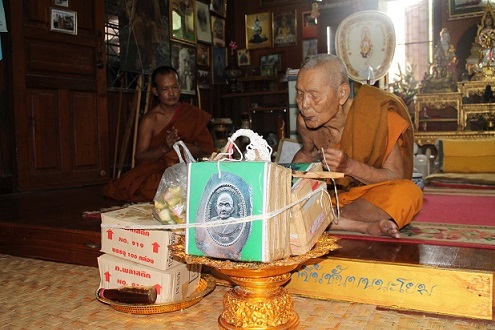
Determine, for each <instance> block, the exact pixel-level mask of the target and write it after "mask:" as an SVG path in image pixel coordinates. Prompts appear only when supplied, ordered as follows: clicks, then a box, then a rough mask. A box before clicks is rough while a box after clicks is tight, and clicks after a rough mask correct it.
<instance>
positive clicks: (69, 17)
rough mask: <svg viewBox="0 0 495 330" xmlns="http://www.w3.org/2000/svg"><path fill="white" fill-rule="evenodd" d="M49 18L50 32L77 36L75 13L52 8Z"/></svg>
mask: <svg viewBox="0 0 495 330" xmlns="http://www.w3.org/2000/svg"><path fill="white" fill-rule="evenodd" d="M50 17H51V19H50V31H56V32H62V33H69V34H77V13H76V12H75V11H68V10H60V9H54V8H52V9H51V11H50Z"/></svg>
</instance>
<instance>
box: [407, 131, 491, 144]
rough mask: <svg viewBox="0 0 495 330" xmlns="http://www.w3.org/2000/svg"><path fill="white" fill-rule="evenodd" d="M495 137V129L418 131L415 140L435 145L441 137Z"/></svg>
mask: <svg viewBox="0 0 495 330" xmlns="http://www.w3.org/2000/svg"><path fill="white" fill-rule="evenodd" d="M493 138H495V131H479V132H475V131H452V132H416V133H414V141H415V142H416V143H417V144H418V145H420V146H423V145H429V144H431V145H434V144H435V143H436V142H437V141H438V140H439V139H466V140H483V139H493Z"/></svg>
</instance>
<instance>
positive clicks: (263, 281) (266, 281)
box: [170, 233, 340, 330]
mask: <svg viewBox="0 0 495 330" xmlns="http://www.w3.org/2000/svg"><path fill="white" fill-rule="evenodd" d="M336 242H337V239H336V238H334V237H332V236H330V235H328V234H326V233H325V234H323V235H322V236H321V237H320V239H319V240H318V242H317V243H316V245H315V247H314V248H313V249H312V250H311V251H309V252H308V253H306V254H303V255H300V256H293V257H290V258H286V259H282V260H276V261H273V262H270V263H260V262H235V261H230V260H219V259H210V258H208V257H203V256H201V257H198V256H192V255H188V254H186V253H185V248H184V244H183V243H179V244H175V245H173V246H170V250H171V251H172V253H173V254H174V256H176V257H178V258H180V259H182V260H184V261H185V262H186V263H188V264H201V265H206V266H210V267H213V268H215V269H217V270H218V271H219V272H220V273H222V274H223V275H226V276H228V277H229V278H230V279H231V280H232V282H234V283H235V284H236V285H235V286H234V287H233V288H232V289H231V290H230V291H228V292H227V293H226V294H225V296H224V299H223V311H222V314H220V316H219V318H218V325H219V327H220V328H221V329H232V330H233V329H252V330H254V329H257V330H259V329H292V328H295V327H297V326H298V325H299V315H298V314H297V312H296V310H295V309H294V301H293V300H292V297H291V296H290V294H289V293H288V291H287V289H285V287H283V285H284V284H285V283H287V282H288V281H289V280H290V277H291V271H293V270H294V269H296V268H297V267H298V266H299V265H300V264H301V263H303V262H305V261H307V260H309V259H312V258H317V257H320V256H322V255H325V254H327V253H328V252H330V251H333V250H335V249H338V248H340V246H339V245H338V244H337V243H336Z"/></svg>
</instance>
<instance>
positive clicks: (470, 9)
mask: <svg viewBox="0 0 495 330" xmlns="http://www.w3.org/2000/svg"><path fill="white" fill-rule="evenodd" d="M448 1H449V20H453V19H461V18H466V17H475V16H481V15H482V14H483V11H484V10H485V6H486V3H487V1H488V0H471V1H466V0H448Z"/></svg>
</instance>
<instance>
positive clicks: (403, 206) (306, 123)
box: [293, 54, 423, 238]
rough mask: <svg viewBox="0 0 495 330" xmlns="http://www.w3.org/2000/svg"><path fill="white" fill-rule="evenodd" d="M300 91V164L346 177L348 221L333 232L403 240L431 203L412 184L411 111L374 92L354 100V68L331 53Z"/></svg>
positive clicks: (342, 184) (342, 201)
mask: <svg viewBox="0 0 495 330" xmlns="http://www.w3.org/2000/svg"><path fill="white" fill-rule="evenodd" d="M296 90H297V94H296V101H297V105H298V106H299V109H300V113H299V115H298V117H297V130H298V133H299V135H300V136H301V138H302V144H303V146H302V148H301V149H300V150H299V151H298V152H297V153H296V154H295V155H294V159H293V162H294V163H302V162H314V161H317V160H321V162H322V163H323V165H324V166H325V168H326V169H328V170H329V171H335V172H342V173H344V174H345V177H344V178H342V179H338V180H336V181H337V186H338V188H339V190H340V192H339V194H338V202H339V205H340V207H341V213H340V214H341V216H340V219H339V220H338V221H335V222H334V223H332V224H331V225H330V228H329V229H330V230H346V231H355V232H361V233H365V234H370V235H374V236H381V235H386V236H391V237H395V238H400V232H399V229H400V228H402V227H403V226H405V225H407V224H408V223H409V222H411V220H412V219H413V217H414V215H416V214H417V213H418V212H419V211H420V210H421V208H422V204H423V193H422V191H421V189H420V188H418V187H417V186H416V185H415V184H414V182H413V181H412V180H411V177H412V171H413V132H412V124H411V119H410V117H409V113H408V111H407V108H406V106H405V104H404V103H403V102H402V100H401V99H400V98H398V97H396V96H395V95H393V94H390V93H388V92H385V91H382V90H380V89H378V88H375V87H371V86H368V85H363V86H361V87H360V88H359V91H358V92H357V93H356V97H355V98H354V99H351V98H350V86H349V83H348V77H347V70H346V67H345V65H344V64H343V63H342V61H341V60H340V59H339V58H338V57H336V56H334V55H329V54H319V55H315V56H313V57H311V58H309V59H308V60H307V61H306V62H305V63H304V64H303V66H302V67H301V69H300V70H299V74H298V77H297V83H296Z"/></svg>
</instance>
